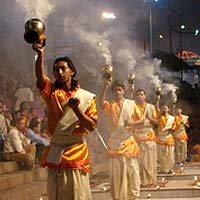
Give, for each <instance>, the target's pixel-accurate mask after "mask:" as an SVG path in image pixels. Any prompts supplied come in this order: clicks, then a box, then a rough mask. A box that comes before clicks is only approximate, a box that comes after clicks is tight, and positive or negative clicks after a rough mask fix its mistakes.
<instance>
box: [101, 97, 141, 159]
mask: <svg viewBox="0 0 200 200" xmlns="http://www.w3.org/2000/svg"><path fill="white" fill-rule="evenodd" d="M123 103H124V102H123ZM122 107H123V104H122V105H119V104H118V103H117V102H115V101H112V102H110V103H109V102H108V101H105V102H104V106H103V111H104V112H106V113H107V114H108V116H109V125H110V130H111V132H114V131H115V130H116V129H117V127H118V122H119V118H120V115H121V111H122ZM130 112H132V111H131V110H130ZM123 131H126V130H125V129H124V130H122V132H121V134H122V135H123ZM127 131H131V130H127ZM118 139H119V138H118ZM119 140H120V139H119ZM119 142H120V145H119V148H117V149H114V148H112V143H113V138H112V137H110V139H109V140H108V156H111V157H115V156H120V155H123V156H125V157H136V156H139V155H140V149H139V147H138V144H137V142H136V141H135V139H134V137H133V136H131V137H129V138H127V139H124V140H121V141H119Z"/></svg>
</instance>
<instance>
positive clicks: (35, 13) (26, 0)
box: [15, 0, 54, 21]
mask: <svg viewBox="0 0 200 200" xmlns="http://www.w3.org/2000/svg"><path fill="white" fill-rule="evenodd" d="M15 1H16V3H17V4H19V5H20V7H21V9H22V10H23V11H24V12H25V19H26V20H27V19H30V18H34V17H36V18H39V19H41V20H43V21H44V20H45V19H47V17H48V15H49V14H50V13H51V12H52V11H53V9H54V5H53V4H51V3H50V2H49V1H48V0H42V1H40V0H34V1H30V0H15Z"/></svg>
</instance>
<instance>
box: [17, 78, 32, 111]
mask: <svg viewBox="0 0 200 200" xmlns="http://www.w3.org/2000/svg"><path fill="white" fill-rule="evenodd" d="M23 101H27V102H33V101H34V94H33V91H32V90H31V89H30V88H29V87H25V86H24V84H23V83H22V82H20V83H19V84H18V89H17V90H16V92H15V107H14V110H15V111H16V110H19V108H20V104H21V103H22V102H23Z"/></svg>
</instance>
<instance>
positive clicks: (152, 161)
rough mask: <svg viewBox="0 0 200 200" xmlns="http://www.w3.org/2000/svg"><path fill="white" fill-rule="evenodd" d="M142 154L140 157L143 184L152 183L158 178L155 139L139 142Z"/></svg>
mask: <svg viewBox="0 0 200 200" xmlns="http://www.w3.org/2000/svg"><path fill="white" fill-rule="evenodd" d="M138 145H139V147H140V150H141V152H142V155H141V156H140V157H139V167H140V176H141V184H142V185H143V186H147V185H151V184H153V183H155V182H156V180H157V148H156V143H155V142H154V141H145V142H139V143H138Z"/></svg>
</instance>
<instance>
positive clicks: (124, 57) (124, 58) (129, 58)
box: [117, 49, 136, 73]
mask: <svg viewBox="0 0 200 200" xmlns="http://www.w3.org/2000/svg"><path fill="white" fill-rule="evenodd" d="M117 58H118V59H119V60H120V62H121V63H123V65H124V66H126V68H127V72H128V73H132V72H134V70H135V69H134V68H135V64H136V60H135V58H134V56H133V53H132V52H131V50H130V49H120V50H119V51H118V52H117Z"/></svg>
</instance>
